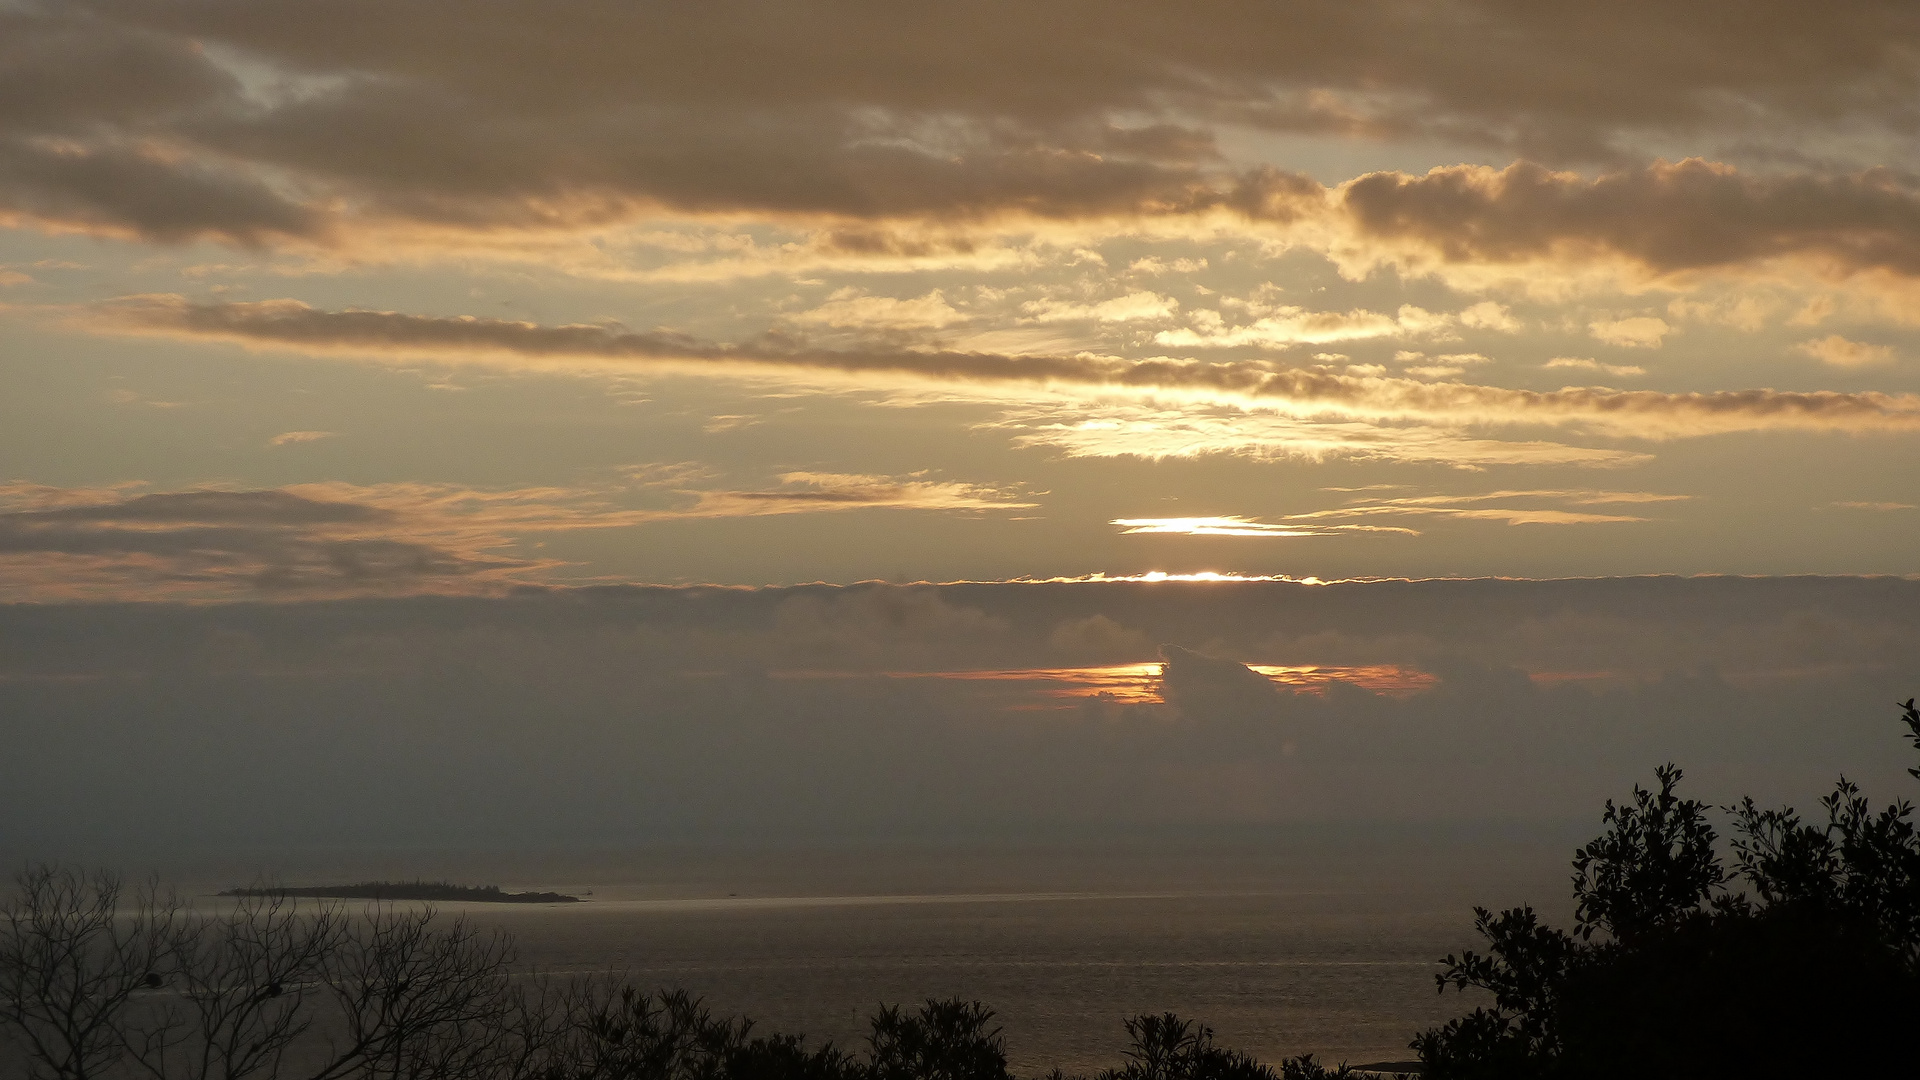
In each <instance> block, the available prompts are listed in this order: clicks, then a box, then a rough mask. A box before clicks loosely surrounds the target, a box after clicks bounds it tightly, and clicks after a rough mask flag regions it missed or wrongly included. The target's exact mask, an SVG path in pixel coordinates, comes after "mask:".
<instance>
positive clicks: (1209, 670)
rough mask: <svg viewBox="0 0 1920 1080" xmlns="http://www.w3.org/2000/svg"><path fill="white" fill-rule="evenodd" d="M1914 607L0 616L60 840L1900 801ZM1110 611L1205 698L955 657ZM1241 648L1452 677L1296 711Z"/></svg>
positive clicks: (1213, 596) (1692, 596)
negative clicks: (1642, 786)
mask: <svg viewBox="0 0 1920 1080" xmlns="http://www.w3.org/2000/svg"><path fill="white" fill-rule="evenodd" d="M1916 612H1920V582H1914V581H1906V580H1900V579H1862V578H1849V579H1817V578H1803V579H1739V578H1711V579H1679V578H1647V579H1625V580H1618V579H1616V580H1585V581H1546V582H1538V581H1536V582H1526V581H1429V582H1374V583H1351V584H1337V585H1329V586H1306V585H1295V584H1288V583H1283V582H1257V583H1238V584H1236V583H1231V582H1214V583H1206V584H1198V585H1192V586H1180V585H1174V584H1170V583H1160V584H1144V583H1142V584H1129V583H1106V584H1053V585H1036V584H978V585H956V586H941V587H934V586H911V587H899V586H886V585H877V584H870V585H861V586H849V587H827V586H810V587H798V588H788V589H760V590H754V589H722V588H684V589H673V588H604V589H575V590H546V591H540V592H528V593H523V594H519V595H515V596H511V597H503V598H498V599H473V598H413V599H407V600H352V601H329V602H305V603H294V604H272V603H248V604H228V605H202V606H187V605H166V604H144V605H141V604H135V605H125V604H105V605H11V606H0V637H4V638H5V640H7V641H8V642H9V648H8V650H7V651H6V653H5V654H4V656H0V737H4V738H5V740H6V745H7V747H8V753H7V754H6V755H5V756H4V757H0V813H4V815H5V819H6V820H7V821H9V822H10V827H9V830H8V836H7V844H8V846H9V847H10V848H11V849H13V850H14V851H15V852H18V853H21V854H43V855H46V854H52V855H57V854H62V853H66V852H69V851H71V850H73V849H74V848H76V847H82V846H87V845H92V846H93V847H94V848H96V849H97V848H98V847H99V846H101V845H103V844H108V843H114V842H118V843H121V844H124V845H126V846H127V847H128V848H129V849H131V850H134V851H151V850H155V849H156V848H158V847H162V846H166V845H175V846H182V845H188V844H195V845H201V844H220V843H234V842H248V843H259V844H266V845H270V846H271V845H280V844H292V843H305V844H319V845H339V844H350V843H356V842H364V841H368V840H372V839H378V840H380V841H381V842H384V843H388V844H393V843H421V844H438V845H447V844H467V843H486V844H490V845H499V844H510V843H539V844H546V845H551V844H554V843H578V842H607V841H621V842H649V841H661V840H672V839H685V838H714V837H721V836H728V835H751V836H755V837H759V838H762V839H777V838H781V837H794V836H805V835H822V834H825V835H835V836H866V837H871V836H885V835H899V834H901V833H903V832H905V833H916V832H928V833H934V834H937V835H942V836H949V837H951V836H974V835H982V834H990V833H1005V832H1014V833H1031V832H1035V831H1040V832H1044V831H1046V830H1050V829H1052V830H1057V829H1076V830H1080V831H1082V832H1083V833H1084V832H1085V831H1089V830H1091V831H1093V832H1095V833H1098V834H1110V835H1128V834H1133V833H1136V832H1137V831H1138V830H1140V829H1142V828H1151V827H1159V826H1166V825H1171V824H1182V823H1185V824H1200V825H1210V826H1213V827H1218V826H1223V825H1262V824H1279V823H1286V822H1314V821H1321V822H1324V821H1416V822H1433V821H1444V820H1454V821H1458V820H1478V821H1492V820H1513V819H1516V818H1520V819H1532V820H1541V819H1556V818H1568V817H1573V818H1578V819H1580V820H1582V821H1590V819H1591V815H1592V814H1593V812H1594V808H1595V807H1596V806H1598V804H1599V801H1600V800H1601V799H1602V798H1606V797H1610V796H1617V795H1618V794H1619V792H1620V791H1621V790H1622V789H1623V788H1624V787H1625V786H1626V785H1627V784H1628V783H1630V782H1631V781H1632V780H1635V779H1643V778H1644V777H1645V775H1646V773H1647V771H1648V770H1649V769H1650V768H1651V767H1652V766H1653V765H1655V764H1658V763H1659V762H1661V761H1665V760H1668V759H1670V758H1671V759H1674V760H1677V761H1679V762H1681V763H1682V764H1683V765H1685V766H1686V767H1687V768H1688V772H1689V777H1690V781H1691V785H1692V788H1693V790H1694V791H1696V792H1698V793H1699V794H1700V796H1701V797H1705V798H1709V799H1716V798H1730V797H1732V796H1733V795H1735V794H1737V793H1740V792H1752V793H1754V794H1756V795H1757V796H1760V797H1762V798H1763V799H1767V800H1771V799H1784V798H1789V797H1792V798H1804V797H1805V795H1806V794H1807V793H1808V792H1810V791H1815V790H1820V789H1823V788H1824V787H1825V786H1826V784H1827V783H1829V782H1830V781H1831V778H1832V776H1833V774H1835V773H1836V772H1839V771H1842V770H1844V771H1846V772H1847V773H1848V774H1849V775H1850V776H1854V777H1855V778H1856V779H1859V780H1861V781H1863V782H1865V783H1866V784H1867V785H1868V787H1869V789H1871V790H1876V791H1886V790H1889V789H1894V790H1898V788H1897V787H1896V785H1899V784H1902V783H1905V782H1906V780H1905V778H1904V773H1903V768H1904V765H1905V764H1906V761H1905V760H1904V759H1903V757H1902V756H1901V755H1900V754H1898V753H1896V752H1895V751H1896V749H1897V748H1898V746H1899V740H1898V737H1897V725H1896V724H1895V723H1894V720H1893V709H1892V704H1891V703H1892V702H1893V701H1895V700H1904V699H1905V698H1906V697H1907V696H1909V695H1910V694H1912V693H1913V692H1914V688H1913V686H1912V685H1911V684H1912V680H1913V672H1912V669H1911V663H1910V661H1911V657H1912V656H1913V655H1914V650H1915V648H1916V646H1920V621H1917V619H1920V617H1917V616H1916ZM1096 625H1097V626H1099V627H1101V628H1102V629H1101V635H1100V636H1101V638H1102V640H1103V641H1104V642H1106V645H1104V646H1103V648H1104V649H1106V650H1107V659H1108V660H1109V662H1123V661H1127V660H1131V661H1133V662H1147V661H1152V660H1154V659H1155V658H1156V657H1155V653H1154V647H1153V646H1152V645H1151V644H1145V643H1146V642H1151V641H1160V642H1168V643H1177V644H1174V645H1172V646H1171V647H1169V648H1167V649H1166V650H1165V654H1164V655H1165V657H1166V660H1167V664H1168V669H1167V671H1166V674H1165V678H1164V682H1165V688H1164V693H1165V696H1166V697H1167V698H1168V700H1169V701H1172V702H1175V703H1176V704H1175V705H1174V706H1172V707H1168V706H1160V705H1122V704H1115V703H1113V702H1110V701H1109V702H1102V701H1098V700H1088V701H1085V702H1082V703H1079V704H1078V705H1076V704H1074V703H1072V702H1066V703H1062V702H1058V701H1040V702H1038V704H1040V705H1042V706H1046V707H1043V708H1041V709H1039V710H1035V709H1032V708H1013V707H1012V706H1030V705H1033V704H1036V702H1035V701H1034V700H1032V699H1031V698H1022V697H1019V696H1018V695H1019V694H1020V693H1022V691H1020V690H1019V688H1018V687H1017V686H1015V687H1012V688H1009V686H1008V685H1007V684H1004V683H997V682H992V681H981V680H963V679H950V678H938V677H926V676H925V675H924V673H927V672H943V671H944V672H965V671H980V670H1006V669H1018V668H1035V667H1050V666H1061V665H1066V664H1071V663H1077V662H1084V661H1083V660H1082V657H1083V656H1084V655H1085V652H1084V649H1083V648H1082V645H1083V643H1082V642H1079V641H1077V640H1076V638H1077V637H1079V636H1083V635H1077V634H1072V633H1070V634H1065V635H1062V634H1060V633H1058V631H1059V629H1060V628H1061V627H1062V626H1082V627H1086V626H1096ZM1127 643H1134V644H1133V645H1129V644H1127ZM1128 648H1137V649H1138V651H1135V652H1132V653H1130V654H1129V653H1126V652H1125V650H1126V649H1128ZM1113 649H1119V650H1121V652H1120V653H1114V652H1112V650H1113ZM1246 663H1261V664H1316V663H1318V664H1327V663H1347V664H1399V665H1405V666H1411V667H1415V668H1418V669H1420V670H1424V671H1428V672H1431V673H1433V674H1435V675H1437V676H1439V681H1438V682H1436V683H1434V684H1433V685H1432V686H1431V687H1430V688H1428V689H1425V690H1422V691H1419V692H1416V693H1411V694H1405V695H1399V696H1391V695H1379V694H1373V693H1369V692H1367V691H1365V690H1363V689H1360V688H1358V687H1354V686H1341V685H1338V684H1335V685H1332V686H1329V687H1328V688H1327V690H1326V692H1325V693H1323V694H1312V693H1295V692H1290V691H1287V690H1285V689H1281V688H1276V687H1273V686H1272V685H1271V684H1267V685H1262V683H1263V682H1264V680H1261V681H1256V679H1257V676H1254V675H1253V674H1252V673H1251V672H1249V671H1248V670H1247V669H1246V668H1245V667H1244V666H1242V665H1244V664H1246ZM1569 665H1572V666H1569ZM802 669H804V670H807V671H811V672H814V673H815V674H816V677H805V678H800V677H793V676H791V675H788V674H784V673H787V672H794V671H796V670H802ZM901 672H919V673H923V674H922V675H921V676H920V677H915V678H902V677H899V675H898V673H901ZM819 673H830V674H833V675H835V676H836V677H831V678H824V677H817V675H818V674H819ZM1061 704H1065V705H1066V706H1067V707H1065V708H1056V707H1052V706H1058V705H1061Z"/></svg>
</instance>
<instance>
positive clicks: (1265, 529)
mask: <svg viewBox="0 0 1920 1080" xmlns="http://www.w3.org/2000/svg"><path fill="white" fill-rule="evenodd" d="M1686 498H1687V496H1685V495H1666V494H1659V493H1655V492H1645V491H1593V490H1571V491H1559V490H1545V491H1541V490H1536V491H1494V492H1488V493H1486V494H1483V495H1421V496H1403V497H1399V498H1390V499H1354V500H1352V501H1350V502H1349V503H1348V504H1347V505H1346V506H1342V507H1338V508H1334V509H1329V510H1314V511H1309V512H1306V513H1301V514H1287V515H1285V516H1283V517H1282V518H1281V519H1280V520H1279V521H1260V520H1257V519H1254V518H1246V517H1238V516H1230V517H1191V518H1120V519H1118V520H1115V521H1112V522H1109V524H1112V525H1119V526H1121V532H1122V533H1125V534H1134V533H1146V534H1160V535H1168V534H1171V535H1178V536H1243V537H1302V536H1330V535H1336V534H1339V533H1343V532H1391V533H1404V534H1406V535H1408V536H1418V535H1420V532H1419V530H1417V529H1409V528H1403V527H1399V526H1386V525H1363V524H1351V523H1346V524H1332V525H1328V524H1319V522H1322V521H1325V520H1327V519H1337V518H1342V517H1375V516H1379V515H1383V514H1384V515H1407V516H1427V517H1445V518H1458V519H1462V520H1472V521H1501V522H1505V523H1506V524H1508V525H1594V524H1607V523H1616V522H1633V521H1645V520H1647V519H1646V518H1643V517H1636V516H1632V515H1626V514H1595V513H1590V512H1582V511H1569V510H1560V509H1553V508H1543V507H1537V506H1531V507H1527V506H1522V507H1514V506H1505V507H1489V506H1475V505H1472V504H1475V503H1485V502H1502V501H1510V500H1529V501H1538V500H1553V501H1560V502H1565V503H1568V504H1571V505H1575V506H1597V505H1605V504H1610V503H1656V502H1675V501H1680V500H1684V499H1686Z"/></svg>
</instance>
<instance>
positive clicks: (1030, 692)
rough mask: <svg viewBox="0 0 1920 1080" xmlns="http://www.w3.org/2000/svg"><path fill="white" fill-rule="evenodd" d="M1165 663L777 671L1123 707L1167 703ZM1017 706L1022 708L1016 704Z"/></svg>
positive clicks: (1347, 679) (1334, 678) (1027, 700)
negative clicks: (980, 687)
mask: <svg viewBox="0 0 1920 1080" xmlns="http://www.w3.org/2000/svg"><path fill="white" fill-rule="evenodd" d="M1245 666H1246V667H1247V669H1248V670H1250V671H1252V672H1254V673H1256V674H1258V675H1261V676H1263V677H1265V678H1266V679H1268V680H1270V681H1271V682H1272V683H1273V684H1274V686H1275V687H1283V688H1285V689H1287V690H1290V691H1292V692H1294V693H1302V694H1322V693H1325V692H1326V690H1327V687H1328V686H1330V685H1332V684H1335V683H1342V684H1346V685H1349V686H1358V687H1362V688H1364V689H1367V690H1370V691H1372V692H1374V693H1377V694H1393V695H1405V694H1411V693H1417V692H1419V691H1421V690H1424V689H1427V688H1428V687H1430V686H1432V685H1433V684H1434V683H1435V682H1436V680H1435V678H1434V677H1433V676H1432V675H1430V674H1428V673H1426V672H1424V671H1417V670H1414V669H1411V668H1404V667H1399V666H1395V665H1391V664H1370V665H1363V666H1351V667H1339V666H1320V665H1313V664H1307V665H1286V664H1247V665H1245ZM1165 668H1166V662H1165V661H1148V662H1144V663H1133V664H1109V665H1104V666H1098V667H1065V668H1002V669H990V670H973V671H886V672H871V673H870V672H851V671H809V670H793V671H775V672H769V673H768V674H769V675H770V676H771V677H773V678H776V679H851V678H859V679H872V678H881V679H911V680H940V681H953V682H959V683H985V684H989V685H991V686H993V687H994V688H996V689H1001V690H1005V691H1007V692H1009V694H1010V696H1012V697H1014V698H1015V700H1016V701H1020V702H1022V703H1023V704H1025V707H1027V708H1033V707H1036V706H1039V707H1046V706H1053V707H1071V706H1072V705H1074V704H1076V703H1078V702H1081V701H1085V700H1088V699H1095V700H1106V701H1110V702H1112V703H1114V704H1119V705H1163V704H1166V698H1165V697H1164V696H1163V690H1162V687H1163V681H1164V678H1165V674H1164V673H1165ZM1015 707H1016V708H1018V707H1021V706H1020V705H1016V706H1015Z"/></svg>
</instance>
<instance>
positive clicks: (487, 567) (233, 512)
mask: <svg viewBox="0 0 1920 1080" xmlns="http://www.w3.org/2000/svg"><path fill="white" fill-rule="evenodd" d="M25 502H26V503H27V505H25V506H23V507H19V508H11V509H0V559H4V560H5V562H6V570H7V574H6V576H7V578H8V582H7V592H8V593H9V594H10V595H13V596H38V595H46V596H54V595H69V596H72V595H89V594H102V595H127V594H129V593H132V594H141V593H144V594H146V595H153V596H170V595H179V594H183V593H185V594H209V595H230V594H232V593H235V592H239V593H246V592H251V591H254V590H269V591H273V590H296V589H297V590H307V591H318V592H322V593H325V592H339V591H375V592H378V591H401V592H412V591H417V590H421V589H429V590H431V589H432V588H434V587H435V585H436V583H438V584H439V585H441V587H444V586H445V584H446V583H449V582H460V581H467V580H473V579H482V580H484V579H486V578H489V577H493V576H498V575H500V574H502V573H507V572H512V571H516V570H524V569H528V568H531V567H533V566H535V565H537V564H535V563H531V562H527V561H525V560H517V559H510V558H503V557H500V556H497V555H493V554H490V553H488V552H486V551H485V550H484V549H483V548H482V547H480V546H477V545H475V544H474V543H473V542H472V541H471V540H468V542H466V543H461V542H459V540H460V539H461V538H452V537H447V536H445V535H436V534H435V530H433V529H431V528H426V529H422V528H421V527H420V526H419V525H418V524H411V525H410V524H409V523H406V522H403V521H401V520H400V518H399V515H397V514H395V513H394V512H393V511H391V510H389V509H386V508H383V507H378V506H372V505H363V504H356V503H350V502H342V501H337V500H331V499H317V498H308V497H305V496H301V495H297V494H294V493H292V492H288V491H184V492H166V493H157V494H149V495H140V496H134V497H131V498H124V499H107V500H101V501H93V502H86V503H80V504H77V505H75V504H68V505H59V504H58V503H55V504H53V505H37V506H36V505H33V504H32V502H33V500H32V499H31V498H29V499H27V500H25ZM422 532H424V533H426V534H427V535H425V536H421V535H409V534H418V533H422Z"/></svg>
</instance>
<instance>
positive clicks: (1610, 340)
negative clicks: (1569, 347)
mask: <svg viewBox="0 0 1920 1080" xmlns="http://www.w3.org/2000/svg"><path fill="white" fill-rule="evenodd" d="M1587 332H1588V333H1590V334H1592V335H1593V336H1594V337H1596V338H1598V339H1600V340H1601V341H1604V342H1606V343H1607V344H1609V345H1619V346H1621V347H1623V348H1628V349H1657V348H1659V347H1660V339H1661V338H1663V337H1665V336H1666V335H1668V334H1671V333H1673V327H1671V326H1668V325H1667V321H1666V320H1665V319H1656V318H1651V317H1648V316H1645V315H1637V316H1634V317H1632V318H1627V319H1600V320H1597V321H1595V322H1591V323H1588V324H1587Z"/></svg>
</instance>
